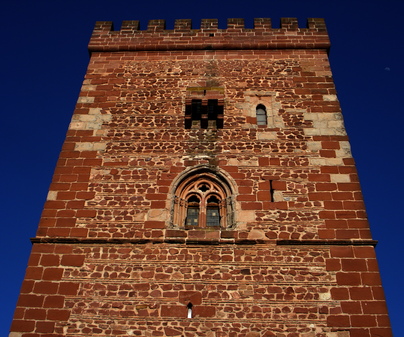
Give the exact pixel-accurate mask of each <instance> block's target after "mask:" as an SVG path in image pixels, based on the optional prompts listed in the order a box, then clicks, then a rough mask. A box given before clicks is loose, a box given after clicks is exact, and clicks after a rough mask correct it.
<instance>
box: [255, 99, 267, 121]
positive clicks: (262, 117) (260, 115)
mask: <svg viewBox="0 0 404 337" xmlns="http://www.w3.org/2000/svg"><path fill="white" fill-rule="evenodd" d="M255 115H256V117H257V125H267V110H266V108H265V105H263V104H259V105H257V109H256V110H255Z"/></svg>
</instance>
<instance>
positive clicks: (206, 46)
mask: <svg viewBox="0 0 404 337" xmlns="http://www.w3.org/2000/svg"><path fill="white" fill-rule="evenodd" d="M329 47H330V41H329V38H328V33H327V29H326V26H325V22H324V19H319V18H310V19H308V20H307V26H306V27H305V28H299V25H298V21H297V19H296V18H281V25H280V28H272V23H271V19H269V18H258V19H254V28H245V25H244V19H228V20H227V28H226V29H219V26H218V20H217V19H202V20H201V24H200V28H199V29H193V28H192V21H191V20H188V19H180V20H175V23H174V29H171V30H167V29H166V22H165V20H150V21H149V23H148V26H147V29H146V30H140V24H139V21H137V20H134V21H123V23H122V26H121V29H120V30H119V31H114V30H113V23H112V22H111V21H99V22H97V23H96V25H95V28H94V31H93V34H92V37H91V40H90V43H89V51H90V52H102V51H153V50H156V51H157V50H212V49H213V50H232V49H233V50H234V49H237V50H240V49H250V50H251V49H252V50H254V49H328V48H329Z"/></svg>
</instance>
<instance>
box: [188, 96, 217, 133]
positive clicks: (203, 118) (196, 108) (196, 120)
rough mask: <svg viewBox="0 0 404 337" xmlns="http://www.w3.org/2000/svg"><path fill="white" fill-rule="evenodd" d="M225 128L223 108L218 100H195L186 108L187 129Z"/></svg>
mask: <svg viewBox="0 0 404 337" xmlns="http://www.w3.org/2000/svg"><path fill="white" fill-rule="evenodd" d="M198 127H199V128H201V129H208V128H213V129H214V128H216V129H222V128H223V106H222V105H219V101H218V100H217V99H208V100H201V99H193V100H192V101H191V104H187V105H186V107H185V128H186V129H191V128H198Z"/></svg>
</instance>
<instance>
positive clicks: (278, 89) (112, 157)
mask: <svg viewBox="0 0 404 337" xmlns="http://www.w3.org/2000/svg"><path fill="white" fill-rule="evenodd" d="M328 47H329V41H328V35H327V32H326V30H325V26H324V23H323V21H322V20H321V19H310V20H309V26H308V28H299V27H298V26H297V21H296V20H294V19H283V20H282V24H281V28H279V29H272V28H271V27H270V20H268V19H256V21H255V28H254V29H246V28H244V25H243V23H242V21H241V20H240V19H231V20H230V21H229V28H228V29H227V30H223V29H218V28H217V22H216V21H215V20H204V21H203V23H202V26H201V29H197V30H195V29H191V25H190V22H189V21H187V20H180V21H177V22H176V24H175V29H174V30H170V31H166V30H164V23H163V22H162V21H160V20H152V22H150V24H149V27H148V30H146V31H139V30H138V22H135V21H128V22H125V23H124V24H123V25H122V29H121V30H120V31H119V32H111V27H110V25H109V23H105V22H101V23H98V24H97V26H96V29H95V31H94V34H93V36H92V39H91V42H90V50H91V51H92V55H91V60H90V63H89V67H88V71H87V74H86V78H85V80H84V83H83V87H82V90H81V93H80V98H79V99H78V102H77V105H76V110H75V113H74V115H73V118H72V122H71V124H70V127H69V130H68V133H67V136H66V140H65V143H64V146H63V149H62V152H61V154H60V158H59V162H58V165H57V168H56V170H55V174H54V177H53V181H52V184H51V186H50V191H49V194H48V199H47V201H46V203H45V207H44V211H43V214H42V218H41V221H40V224H39V228H38V232H37V236H36V238H35V239H34V240H33V242H34V245H33V250H32V254H31V258H30V262H29V267H28V269H27V273H26V276H25V281H24V283H23V287H22V291H21V295H20V299H19V302H18V304H17V310H16V314H15V318H14V321H13V325H12V327H11V331H12V332H11V333H10V335H9V337H33V336H35V337H50V336H54V337H56V336H66V337H69V336H70V337H73V336H74V337H76V336H206V337H224V336H226V337H227V336H231V337H242V336H243V337H246V336H248V337H258V336H262V337H269V336H276V337H348V336H351V333H352V336H354V335H355V336H371V335H376V334H377V335H379V336H384V337H388V336H391V330H390V328H389V323H388V316H387V312H386V309H385V304H384V297H383V291H382V288H381V283H380V278H379V275H378V269H377V264H376V259H375V255H374V249H373V246H372V245H373V244H374V242H373V241H372V240H371V236H370V231H369V226H368V223H367V218H366V212H365V209H364V205H363V201H362V196H361V193H360V185H359V183H358V177H357V174H356V170H355V166H354V162H353V159H352V156H351V152H350V147H349V142H348V139H347V136H346V133H345V129H344V125H343V119H342V115H341V111H340V106H339V103H338V100H337V96H336V91H335V87H334V84H333V81H332V77H331V72H330V67H329V63H328V55H327V52H328ZM196 99H200V100H201V102H203V103H201V111H202V110H203V109H205V106H204V105H203V104H206V106H209V104H212V102H214V103H215V104H217V106H220V107H221V109H223V127H221V125H220V123H219V122H218V120H221V117H220V116H219V115H220V114H218V115H217V116H216V117H217V119H216V120H215V119H209V122H215V123H207V125H206V128H204V127H201V125H203V124H202V122H203V118H207V116H205V117H203V116H202V117H201V116H199V117H198V118H196V117H195V116H193V117H192V113H194V112H195V111H196V110H195V111H194V110H192V109H193V108H192V100H196ZM209 101H210V103H209ZM194 104H196V103H195V102H194ZM258 107H261V108H260V109H261V110H262V107H264V110H265V113H266V121H267V123H266V125H264V124H259V123H257V111H256V110H257V108H258ZM187 109H188V110H187ZM189 109H191V111H193V112H192V113H191V114H188V115H187V111H188V112H189ZM195 109H196V108H195ZM203 111H208V110H203ZM209 111H210V112H209ZM209 111H208V112H207V113H206V115H209V113H212V111H211V110H209ZM218 111H219V110H218ZM220 111H221V110H220ZM201 115H203V114H201ZM186 118H191V119H192V118H194V119H193V120H192V123H190V127H189V128H188V127H187V128H186V127H185V119H186ZM210 118H211V117H210ZM201 176H202V177H203V179H204V180H203V179H202V178H201ZM184 177H185V178H187V177H188V178H189V179H190V181H191V182H192V183H194V180H192V179H194V177H195V179H196V180H195V181H197V183H195V184H194V185H192V184H190V186H191V185H192V186H193V187H192V188H194V190H192V193H194V196H197V195H199V196H200V195H204V194H203V193H213V194H212V195H214V196H215V198H216V199H212V200H213V201H212V200H210V199H209V198H208V197H206V200H205V199H203V200H205V201H206V203H207V205H201V203H202V202H201V201H200V200H199V199H198V198H197V200H199V202H200V204H198V206H195V205H194V204H192V202H193V203H196V204H197V202H196V201H195V199H193V201H192V199H186V198H184V197H183V194H184V195H187V194H186V193H188V192H189V191H185V192H186V193H185V192H184V193H183V194H181V193H180V192H181V191H182V190H181V188H185V187H184V186H182V185H185V181H186V179H185V178H184ZM212 177H213V178H212ZM188 178H187V179H188ZM214 178H215V179H216V180H214ZM198 179H199V180H198ZM200 182H201V184H199V185H198V183H200ZM202 182H203V183H202ZM212 182H214V183H212ZM209 184H210V185H209ZM187 186H188V185H187ZM207 191H208V192H207ZM177 192H178V193H177ZM189 193H191V192H189ZM198 193H199V194H198ZM188 195H190V194H188ZM206 195H207V194H206ZM219 199H220V200H219ZM201 200H202V199H201ZM209 200H210V201H209ZM209 202H210V203H211V204H209ZM208 204H209V205H210V206H209V205H208ZM192 205H193V206H194V207H199V208H198V209H199V211H200V213H199V215H198V216H199V218H198V219H200V218H201V217H203V216H205V218H203V219H205V220H206V219H207V216H206V213H207V210H208V206H209V207H212V208H210V210H212V214H214V213H215V212H219V213H218V214H220V217H217V215H211V218H214V216H216V218H214V219H216V220H217V221H218V222H217V223H216V222H215V223H213V225H212V224H211V225H208V224H207V223H208V222H207V221H205V226H202V225H201V223H202V222H200V221H199V222H197V223H198V225H195V226H193V224H192V223H190V224H188V223H187V222H186V218H187V217H188V216H189V217H191V216H190V215H188V213H186V212H187V211H188V209H189V208H191V206H192ZM205 206H206V207H205ZM187 207H188V208H187ZM203 207H205V208H203ZM223 210H224V211H223ZM181 212H183V213H184V214H182V215H181V214H179V213H181ZM204 212H205V213H204ZM220 212H222V213H220ZM223 212H225V213H223ZM201 214H202V215H201ZM224 215H225V216H224ZM223 218H226V222H225V223H223V221H222V219H223ZM174 219H176V220H175V221H174ZM220 221H222V222H220ZM190 304H192V306H191V305H190Z"/></svg>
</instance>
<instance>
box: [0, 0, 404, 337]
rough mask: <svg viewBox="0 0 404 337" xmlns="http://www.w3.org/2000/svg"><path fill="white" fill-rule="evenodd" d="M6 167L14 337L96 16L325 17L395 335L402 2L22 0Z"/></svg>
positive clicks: (0, 321)
mask: <svg viewBox="0 0 404 337" xmlns="http://www.w3.org/2000/svg"><path fill="white" fill-rule="evenodd" d="M0 13H1V14H0V16H1V20H2V30H3V34H2V38H1V47H2V52H1V53H0V61H1V65H2V67H1V69H0V74H1V82H0V95H1V108H0V109H1V116H2V119H1V122H0V138H1V139H0V141H1V144H3V148H2V155H1V158H2V161H1V165H0V170H1V172H0V173H1V177H2V183H3V184H2V185H3V188H1V189H0V202H1V208H2V215H3V216H2V217H1V220H0V221H1V227H2V229H3V238H2V244H1V245H0V253H1V256H2V259H1V262H0V263H1V269H0V270H1V271H2V278H1V280H2V281H1V282H2V287H0V298H1V299H2V300H1V308H2V315H0V335H1V336H7V334H8V329H9V326H10V322H11V319H12V315H13V311H14V307H15V303H16V301H17V298H18V293H19V289H20V286H21V282H22V280H23V276H24V272H25V268H26V264H27V261H28V257H29V253H30V249H31V244H30V241H29V238H30V237H34V236H35V231H36V228H37V224H38V221H39V217H40V213H41V211H42V207H43V203H44V201H45V197H46V194H47V191H48V187H49V184H50V181H51V178H52V174H53V170H54V167H55V163H56V160H57V158H58V154H59V151H60V148H61V146H62V142H63V139H64V136H65V133H66V130H67V126H68V124H69V121H70V118H71V115H72V113H73V110H74V105H75V102H76V100H77V96H78V93H79V90H80V87H81V82H82V80H83V76H84V74H85V70H86V66H87V63H88V60H89V56H88V52H87V43H88V41H89V38H90V36H91V32H92V29H93V26H94V23H95V21H114V23H115V27H116V28H119V26H120V24H121V22H122V21H123V20H140V21H141V28H142V29H144V28H145V27H146V24H147V21H148V20H150V19H166V20H167V27H168V28H170V27H172V26H173V23H174V19H193V23H194V25H195V26H198V25H199V21H200V19H201V18H218V19H219V26H220V27H221V28H225V27H226V18H245V20H246V23H247V25H249V27H252V22H253V18H255V17H270V18H272V21H273V25H274V27H278V26H279V21H280V18H281V17H297V18H298V19H299V23H300V26H301V27H303V26H305V23H306V19H307V18H309V17H323V18H325V19H326V23H327V27H328V31H329V34H330V37H331V43H332V47H331V51H330V61H331V67H332V70H333V74H334V80H335V83H336V86H337V91H338V96H339V100H340V102H341V105H342V110H343V114H344V119H345V125H346V128H347V131H348V135H349V136H350V140H351V145H352V149H353V155H354V158H355V160H356V163H357V167H358V170H359V178H360V181H361V184H362V188H363V193H364V198H365V202H366V206H367V211H368V215H369V220H370V224H371V229H372V233H373V238H374V239H376V240H379V244H378V246H377V248H376V251H377V255H378V259H379V265H380V270H381V275H382V279H383V284H384V287H385V293H386V297H387V304H388V307H389V311H390V315H391V319H392V324H393V329H394V333H395V336H404V327H403V325H402V324H400V323H401V322H400V319H401V311H402V309H401V307H402V303H403V302H404V292H403V291H402V287H401V281H400V276H401V274H402V272H401V268H400V267H399V266H400V265H402V261H403V258H404V254H403V248H402V245H401V244H400V239H401V238H403V237H404V225H403V217H402V216H401V207H402V200H403V198H402V193H403V192H402V191H403V190H404V186H403V185H404V184H403V180H404V179H403V177H402V173H400V172H402V171H401V170H402V167H403V164H404V159H403V150H402V145H403V141H402V134H403V130H402V126H403V124H404V123H403V122H404V117H403V114H404V112H403V107H402V104H401V98H402V96H403V94H404V92H403V88H404V87H403V79H404V67H403V60H404V43H403V42H404V41H403V35H402V34H403V33H402V31H403V25H404V24H403V22H402V13H404V1H403V0H385V1H358V0H339V1H325V0H305V1H302V0H296V1H292V0H283V1H279V0H278V1H272V0H250V1H248V2H245V1H227V0H225V1H221V2H218V1H212V0H205V1H203V2H198V1H189V0H187V1H185V0H179V1H172V2H169V1H161V0H156V1H149V2H147V1H122V0H116V1H104V0H98V1H95V0H80V1H78V0H71V1H62V0H52V1H50V0H38V1H28V0H14V1H12V2H11V1H7V2H6V3H3V5H2V6H1V11H0Z"/></svg>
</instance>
